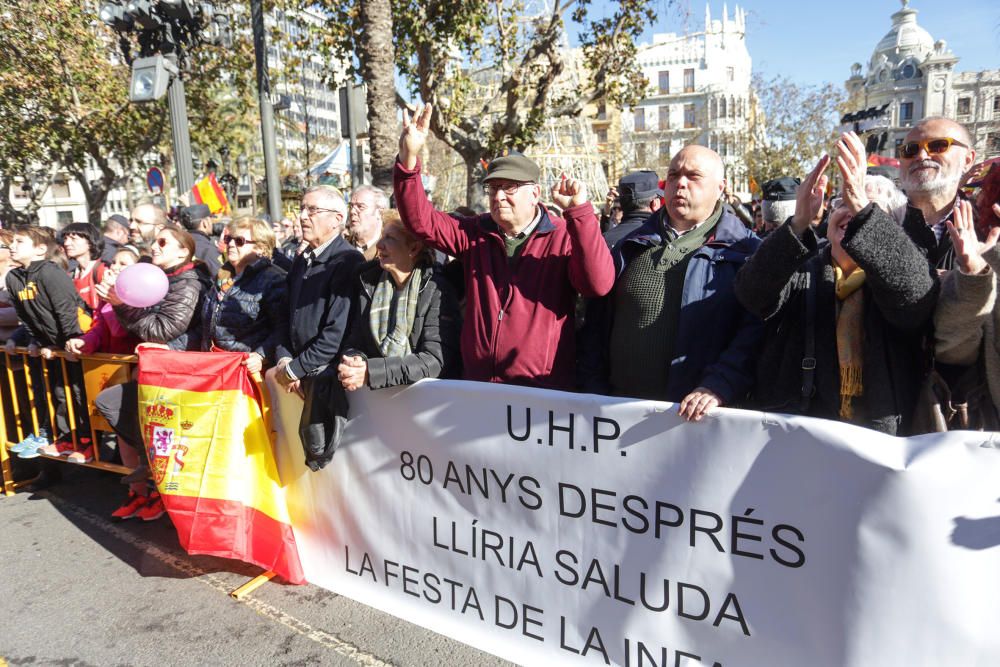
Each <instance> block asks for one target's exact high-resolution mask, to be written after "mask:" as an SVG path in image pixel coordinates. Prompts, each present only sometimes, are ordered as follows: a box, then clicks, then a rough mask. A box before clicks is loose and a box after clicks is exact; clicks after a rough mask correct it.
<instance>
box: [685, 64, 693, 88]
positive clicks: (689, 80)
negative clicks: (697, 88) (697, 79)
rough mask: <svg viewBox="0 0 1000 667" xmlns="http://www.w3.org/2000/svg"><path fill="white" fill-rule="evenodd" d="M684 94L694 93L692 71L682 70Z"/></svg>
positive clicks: (689, 69)
mask: <svg viewBox="0 0 1000 667" xmlns="http://www.w3.org/2000/svg"><path fill="white" fill-rule="evenodd" d="M684 92H685V93H693V92H694V69H691V68H688V69H686V70H684Z"/></svg>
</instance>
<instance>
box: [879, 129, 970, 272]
mask: <svg viewBox="0 0 1000 667" xmlns="http://www.w3.org/2000/svg"><path fill="white" fill-rule="evenodd" d="M898 153H899V175H900V181H901V185H902V187H903V190H905V191H906V196H907V199H908V200H909V206H908V207H907V211H906V218H905V220H904V221H903V229H904V230H905V231H906V233H907V235H909V237H910V239H911V240H912V241H913V242H914V243H916V244H917V247H918V248H920V249H921V251H923V253H924V254H925V255H926V256H927V260H928V262H929V263H930V265H931V267H933V268H936V269H940V270H949V269H951V268H953V267H954V264H955V252H954V249H953V247H952V243H951V237H950V236H949V234H948V230H947V222H948V221H950V220H951V219H952V214H953V213H954V210H955V201H956V198H957V197H958V186H959V182H960V181H961V179H962V176H963V175H964V174H965V172H967V171H968V170H969V168H970V167H972V165H973V164H974V163H975V161H976V151H975V149H973V148H972V137H971V136H969V131H968V130H966V129H965V127H964V126H962V125H961V124H959V123H956V122H955V121H953V120H950V119H948V118H940V117H929V118H924V119H923V120H921V121H920V122H919V123H917V124H916V125H915V126H914V127H913V129H912V130H910V131H909V132H908V133H907V134H906V138H905V139H904V140H903V143H902V144H900V146H899V148H898Z"/></svg>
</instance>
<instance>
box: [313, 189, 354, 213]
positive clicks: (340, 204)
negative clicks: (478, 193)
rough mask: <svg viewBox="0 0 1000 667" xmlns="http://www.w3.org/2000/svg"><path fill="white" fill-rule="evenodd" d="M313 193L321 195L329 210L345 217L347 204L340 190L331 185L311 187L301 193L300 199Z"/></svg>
mask: <svg viewBox="0 0 1000 667" xmlns="http://www.w3.org/2000/svg"><path fill="white" fill-rule="evenodd" d="M314 192H319V193H322V194H323V197H324V199H326V201H327V203H328V204H329V206H330V208H331V209H333V210H334V211H339V212H341V213H343V214H344V215H345V216H346V215H347V202H346V201H344V195H343V193H342V192H341V191H340V190H338V189H337V188H335V187H333V186H332V185H313V186H311V187H309V188H307V189H306V191H305V192H303V193H302V198H303V199H305V197H306V195H308V194H312V193H314Z"/></svg>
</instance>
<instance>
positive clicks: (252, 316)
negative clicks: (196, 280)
mask: <svg viewBox="0 0 1000 667" xmlns="http://www.w3.org/2000/svg"><path fill="white" fill-rule="evenodd" d="M225 266H226V268H229V269H230V270H232V267H231V266H230V265H229V264H226V265H225ZM286 278H287V274H286V273H285V272H284V271H282V270H281V269H279V268H278V267H276V266H274V265H273V264H272V263H271V260H269V259H267V258H264V257H262V258H260V259H258V260H257V261H256V262H254V263H253V264H251V265H250V266H248V267H246V269H244V270H243V273H241V274H240V275H239V276H238V277H237V278H236V281H235V282H234V283H233V284H232V286H231V287H230V288H229V289H228V290H226V291H225V292H223V291H221V290H220V289H219V288H218V286H217V284H216V285H213V286H212V289H211V290H209V292H208V294H207V295H206V297H205V302H204V305H203V307H202V311H201V321H202V336H201V349H202V350H205V351H208V350H210V349H212V346H213V345H214V346H215V347H218V348H220V349H223V350H226V351H228V352H256V353H257V354H259V355H261V356H262V357H264V360H265V362H266V363H267V364H269V365H273V364H274V362H275V357H274V352H275V349H277V347H278V344H279V343H280V342H281V339H282V337H283V336H284V331H285V330H286V329H287V328H288V304H287V303H286V301H285V294H286V283H285V280H286ZM220 294H221V299H220Z"/></svg>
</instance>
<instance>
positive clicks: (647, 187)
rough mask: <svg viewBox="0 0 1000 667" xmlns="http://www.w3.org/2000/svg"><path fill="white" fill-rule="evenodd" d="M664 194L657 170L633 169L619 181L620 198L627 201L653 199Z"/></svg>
mask: <svg viewBox="0 0 1000 667" xmlns="http://www.w3.org/2000/svg"><path fill="white" fill-rule="evenodd" d="M662 194H663V190H662V189H660V177H659V176H657V175H656V172H655V171H646V170H644V171H633V172H632V173H631V174H627V175H625V176H622V177H621V179H620V180H619V181H618V198H619V199H621V200H623V201H625V202H627V201H628V200H631V201H633V202H635V201H639V200H642V199H651V198H652V197H655V196H657V195H662Z"/></svg>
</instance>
